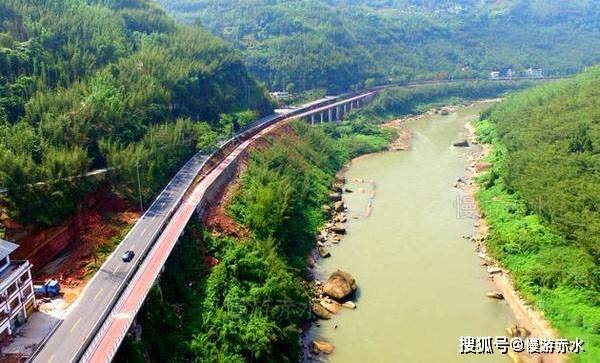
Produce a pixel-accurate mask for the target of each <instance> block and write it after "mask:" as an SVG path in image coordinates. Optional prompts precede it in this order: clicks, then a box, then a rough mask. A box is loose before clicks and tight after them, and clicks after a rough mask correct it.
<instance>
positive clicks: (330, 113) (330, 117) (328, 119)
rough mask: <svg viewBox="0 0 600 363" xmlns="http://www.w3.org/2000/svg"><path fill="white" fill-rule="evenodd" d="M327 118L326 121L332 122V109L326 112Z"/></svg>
mask: <svg viewBox="0 0 600 363" xmlns="http://www.w3.org/2000/svg"><path fill="white" fill-rule="evenodd" d="M327 113H328V116H329V118H327V121H329V122H331V121H333V109H332V108H330V109H329V110H327Z"/></svg>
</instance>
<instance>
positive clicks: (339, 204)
mask: <svg viewBox="0 0 600 363" xmlns="http://www.w3.org/2000/svg"><path fill="white" fill-rule="evenodd" d="M344 207H345V206H344V202H342V201H341V200H340V201H337V202H335V204H334V205H333V209H334V210H335V211H336V212H343V211H344Z"/></svg>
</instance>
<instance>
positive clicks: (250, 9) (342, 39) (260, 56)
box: [159, 0, 600, 91]
mask: <svg viewBox="0 0 600 363" xmlns="http://www.w3.org/2000/svg"><path fill="white" fill-rule="evenodd" d="M159 2H160V3H161V4H162V5H163V6H164V7H165V8H166V9H167V10H168V11H170V12H172V13H174V14H175V16H176V17H177V18H179V19H180V20H182V21H184V22H195V21H197V22H199V23H200V24H203V25H204V26H206V27H207V28H208V29H210V31H212V32H213V33H214V34H216V35H218V36H220V37H223V38H225V39H227V40H229V41H231V42H233V43H235V44H237V46H238V47H239V48H240V49H242V50H243V51H244V54H245V57H246V61H247V64H248V65H249V67H250V69H251V70H252V72H253V73H254V74H256V75H257V76H258V77H260V79H261V80H263V81H264V82H266V83H267V84H268V86H269V87H270V88H271V89H273V90H282V89H287V90H291V91H298V90H306V89H311V88H327V89H328V90H330V91H338V90H345V89H347V88H349V87H353V86H354V87H360V86H362V85H364V84H365V81H367V80H369V79H372V80H373V81H370V83H373V82H377V83H381V82H385V81H388V80H389V79H392V80H395V81H403V80H415V79H433V78H436V77H439V78H465V77H474V76H477V77H488V75H489V72H490V71H495V70H497V71H502V72H506V71H507V70H508V69H513V70H514V71H515V72H517V73H518V74H522V72H524V71H525V70H526V69H527V68H530V67H533V68H536V67H539V68H543V71H544V72H545V74H548V75H561V74H568V73H573V72H576V71H577V70H580V69H582V68H583V67H584V66H586V65H591V64H594V63H596V62H598V61H599V60H600V47H599V46H600V23H599V19H600V17H599V16H598V15H599V14H600V4H599V3H598V2H596V1H560V0H551V1H543V0H536V1H529V0H512V1H501V2H500V1H484V0H457V1H426V0H385V1H367V0H300V1H284V0H275V1H273V0H232V1H220V0H159Z"/></svg>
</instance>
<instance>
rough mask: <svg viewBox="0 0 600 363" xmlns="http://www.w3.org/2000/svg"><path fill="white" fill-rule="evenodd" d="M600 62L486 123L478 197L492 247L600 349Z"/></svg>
mask: <svg viewBox="0 0 600 363" xmlns="http://www.w3.org/2000/svg"><path fill="white" fill-rule="evenodd" d="M598 87H600V69H598V68H596V69H593V70H590V71H588V72H586V73H584V74H583V75H580V76H578V77H577V78H576V79H573V80H568V81H563V82H558V83H552V84H548V85H544V86H540V87H537V88H534V89H532V90H529V91H525V92H523V93H521V94H518V95H515V96H514V97H511V98H509V99H508V100H507V101H505V102H503V103H501V104H499V105H498V106H497V107H495V108H494V109H493V110H492V111H491V112H490V113H489V114H486V115H484V117H483V118H484V120H482V121H480V122H479V123H478V124H477V132H478V137H479V139H480V140H481V141H482V142H486V143H491V144H492V146H493V149H492V152H491V154H490V155H489V157H488V159H489V161H490V162H492V163H493V168H492V169H491V170H489V171H488V172H486V173H484V174H483V175H482V176H481V177H480V178H479V180H478V182H479V183H480V185H481V189H480V191H479V192H478V194H477V199H478V202H479V205H480V207H481V211H482V213H483V214H484V216H485V217H486V218H487V221H488V223H489V225H490V227H491V229H490V233H489V237H488V240H487V245H488V247H489V250H490V252H491V254H492V255H493V256H494V257H496V258H497V259H498V260H499V261H501V262H502V263H503V264H504V265H505V266H506V267H508V268H509V269H510V270H511V271H512V275H513V277H514V280H515V284H516V285H517V288H518V289H519V291H521V293H522V294H523V296H524V297H525V298H526V299H527V300H528V301H531V302H532V303H534V304H535V305H536V306H537V307H538V308H539V309H541V310H543V311H544V312H545V314H546V316H547V317H548V318H549V319H550V321H551V322H552V324H553V325H554V326H555V327H556V328H558V329H559V331H560V332H561V334H563V335H565V336H567V337H569V338H575V337H579V338H580V339H583V340H584V341H585V350H586V353H584V354H581V355H580V356H579V357H578V358H579V359H580V360H581V361H584V362H596V361H598V360H599V359H600V348H599V347H600V266H599V265H600V264H599V263H598V261H599V257H600V240H599V238H600V228H599V226H600V225H599V224H598V223H599V221H600V212H599V211H598V209H597V206H598V205H599V202H600V189H598V186H599V185H600V179H599V177H598V175H599V174H598V170H600V159H599V155H600V153H599V152H600V149H598V146H600V124H599V123H598V117H597V115H598V109H599V108H600V103H599V102H598V98H597V92H596V90H597V89H598Z"/></svg>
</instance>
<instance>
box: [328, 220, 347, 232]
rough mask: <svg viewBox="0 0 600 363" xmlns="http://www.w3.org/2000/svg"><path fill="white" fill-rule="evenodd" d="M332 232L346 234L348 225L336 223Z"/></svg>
mask: <svg viewBox="0 0 600 363" xmlns="http://www.w3.org/2000/svg"><path fill="white" fill-rule="evenodd" d="M331 232H333V233H337V234H345V233H346V227H344V225H343V224H341V223H336V224H334V225H333V226H332V227H331Z"/></svg>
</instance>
